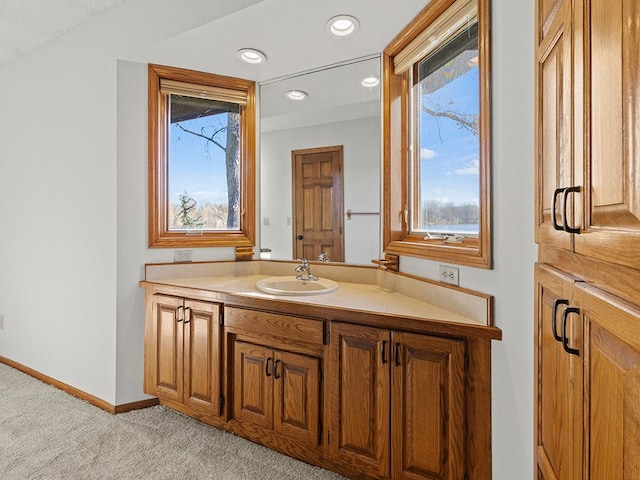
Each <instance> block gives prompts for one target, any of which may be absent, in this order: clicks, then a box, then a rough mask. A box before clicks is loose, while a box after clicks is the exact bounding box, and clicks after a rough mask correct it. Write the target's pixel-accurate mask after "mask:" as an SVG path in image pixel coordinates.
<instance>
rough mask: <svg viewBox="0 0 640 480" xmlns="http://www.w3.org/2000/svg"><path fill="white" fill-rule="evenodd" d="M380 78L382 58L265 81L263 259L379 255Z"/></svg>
mask: <svg viewBox="0 0 640 480" xmlns="http://www.w3.org/2000/svg"><path fill="white" fill-rule="evenodd" d="M367 78H368V79H369V82H370V83H371V82H372V83H376V82H373V81H372V79H376V80H378V83H377V84H375V85H371V84H370V83H369V84H367V85H366V86H365V85H363V84H362V82H363V80H364V79H367ZM379 79H380V58H379V56H377V55H376V56H371V57H367V58H361V59H356V60H354V61H351V62H346V63H342V64H340V65H333V66H330V67H326V68H322V69H319V70H316V71H313V72H309V73H304V74H299V75H294V76H291V77H287V78H284V79H278V80H275V81H270V82H264V83H263V84H261V86H260V117H261V120H260V122H261V128H260V131H261V133H260V136H261V140H260V189H261V196H260V209H261V213H260V231H261V241H260V247H261V258H272V259H292V258H301V257H305V258H308V259H309V260H317V259H318V257H319V256H320V255H322V254H325V257H328V261H332V262H334V261H338V262H347V263H352V264H370V263H371V259H374V258H378V257H379V256H380V143H381V140H380V131H381V128H380V125H381V119H380V84H379ZM365 83H367V82H365ZM291 90H298V91H302V92H304V93H306V97H305V98H304V99H303V100H291V99H289V98H287V97H286V95H285V94H286V93H287V92H288V91H291ZM294 178H295V180H294Z"/></svg>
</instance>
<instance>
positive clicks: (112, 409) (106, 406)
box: [0, 355, 159, 414]
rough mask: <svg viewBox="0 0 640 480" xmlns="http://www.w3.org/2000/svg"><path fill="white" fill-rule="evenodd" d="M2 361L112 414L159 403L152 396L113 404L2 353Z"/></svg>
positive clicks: (0, 359)
mask: <svg viewBox="0 0 640 480" xmlns="http://www.w3.org/2000/svg"><path fill="white" fill-rule="evenodd" d="M0 363H4V364H5V365H7V366H9V367H11V368H15V369H16V370H18V371H20V372H22V373H25V374H27V375H29V376H31V377H33V378H35V379H37V380H40V381H41V382H43V383H46V384H47V385H51V386H52V387H55V388H57V389H59V390H62V391H63V392H65V393H68V394H69V395H72V396H74V397H76V398H79V399H80V400H84V401H85V402H88V403H90V404H91V405H93V406H95V407H98V408H101V409H102V410H104V411H105V412H109V413H111V414H117V413H125V412H130V411H132V410H139V409H142V408H147V407H153V406H155V405H158V404H159V401H158V399H157V398H150V399H147V400H139V401H137V402H131V403H123V404H121V405H112V404H110V403H109V402H105V401H104V400H102V399H101V398H98V397H96V396H94V395H91V394H89V393H87V392H84V391H82V390H80V389H78V388H75V387H72V386H71V385H68V384H66V383H64V382H61V381H59V380H56V379H55V378H52V377H50V376H48V375H45V374H44V373H40V372H38V371H37V370H34V369H32V368H29V367H27V366H26V365H23V364H21V363H18V362H15V361H13V360H11V359H9V358H6V357H3V356H1V355H0Z"/></svg>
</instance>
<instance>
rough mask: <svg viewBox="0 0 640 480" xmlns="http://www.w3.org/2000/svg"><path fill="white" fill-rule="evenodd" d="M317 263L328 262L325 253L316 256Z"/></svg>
mask: <svg viewBox="0 0 640 480" xmlns="http://www.w3.org/2000/svg"><path fill="white" fill-rule="evenodd" d="M318 261H319V262H328V261H329V257H328V256H327V253H326V252H322V253H321V254H320V255H318Z"/></svg>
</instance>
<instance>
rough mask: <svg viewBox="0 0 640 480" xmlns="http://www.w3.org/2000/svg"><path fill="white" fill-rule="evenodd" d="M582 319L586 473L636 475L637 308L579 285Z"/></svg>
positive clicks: (639, 445)
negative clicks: (584, 363) (584, 335)
mask: <svg viewBox="0 0 640 480" xmlns="http://www.w3.org/2000/svg"><path fill="white" fill-rule="evenodd" d="M578 300H579V302H580V309H581V311H582V314H583V315H584V317H585V320H586V326H587V331H586V351H587V355H586V358H587V366H586V368H587V372H586V377H587V381H588V388H587V390H586V412H587V425H586V426H587V437H586V439H587V440H586V445H585V449H586V452H587V458H588V461H587V462H585V465H586V468H587V471H588V473H587V475H586V477H587V478H591V479H594V480H595V479H610V478H611V479H613V478H615V479H620V480H631V479H637V478H640V454H639V452H640V307H638V306H633V305H630V304H628V303H625V302H623V301H621V300H617V299H615V298H614V297H612V296H609V295H606V294H604V293H602V292H600V291H598V290H597V289H595V288H593V287H589V286H584V287H579V288H578Z"/></svg>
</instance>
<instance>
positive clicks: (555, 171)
mask: <svg viewBox="0 0 640 480" xmlns="http://www.w3.org/2000/svg"><path fill="white" fill-rule="evenodd" d="M538 9H539V13H538V14H539V19H542V18H545V19H546V22H544V23H542V21H541V20H539V25H538V30H539V34H538V35H539V45H538V47H537V50H536V56H537V59H538V61H537V64H536V92H537V95H536V242H538V243H545V244H548V245H553V246H556V247H558V248H563V249H567V250H570V249H571V248H572V245H571V237H572V236H571V235H570V234H568V233H566V232H565V231H561V230H557V229H556V228H554V223H556V224H558V225H562V224H563V221H562V214H561V210H562V195H561V194H559V193H558V194H557V193H556V192H557V191H558V189H561V188H565V187H570V186H572V184H573V135H572V122H573V98H572V75H571V72H572V70H571V65H572V58H571V57H572V37H571V35H572V33H571V2H570V1H568V0H565V1H562V2H555V3H554V4H553V5H551V2H550V1H542V0H538ZM540 10H541V11H540ZM553 12H555V13H553ZM543 14H544V16H543ZM568 200H569V201H573V200H574V197H573V195H571V196H569V197H568ZM554 207H555V208H554ZM571 208H572V204H569V206H568V212H567V213H568V215H569V216H572V212H571ZM571 226H574V225H573V220H571Z"/></svg>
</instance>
